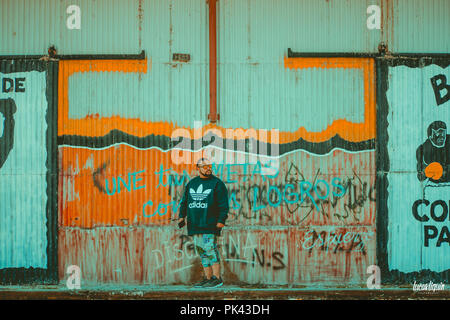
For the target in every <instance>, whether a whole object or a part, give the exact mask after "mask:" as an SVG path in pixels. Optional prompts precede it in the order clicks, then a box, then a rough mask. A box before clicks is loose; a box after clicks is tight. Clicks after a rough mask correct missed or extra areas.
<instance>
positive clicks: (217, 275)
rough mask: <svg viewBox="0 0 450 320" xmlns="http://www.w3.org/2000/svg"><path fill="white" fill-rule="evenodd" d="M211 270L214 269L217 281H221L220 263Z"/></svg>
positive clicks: (213, 272)
mask: <svg viewBox="0 0 450 320" xmlns="http://www.w3.org/2000/svg"><path fill="white" fill-rule="evenodd" d="M211 269H212V274H213V275H215V276H216V278H217V279H220V261H219V262H217V263H215V264H213V265H212V267H211ZM210 278H211V277H210Z"/></svg>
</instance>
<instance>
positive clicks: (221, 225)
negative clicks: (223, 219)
mask: <svg viewBox="0 0 450 320" xmlns="http://www.w3.org/2000/svg"><path fill="white" fill-rule="evenodd" d="M216 227H217V228H223V227H225V225H224V224H223V223H220V222H219V223H217V224H216Z"/></svg>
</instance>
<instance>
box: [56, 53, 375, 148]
mask: <svg viewBox="0 0 450 320" xmlns="http://www.w3.org/2000/svg"><path fill="white" fill-rule="evenodd" d="M284 66H285V68H286V69H305V68H325V69H326V68H328V69H331V68H346V69H362V70H363V77H364V122H363V123H354V122H350V121H348V120H345V119H338V120H335V121H333V123H332V124H331V125H329V126H328V127H327V128H326V129H325V130H323V131H320V132H312V131H307V130H306V128H304V127H300V128H298V129H297V130H296V131H294V132H288V131H284V132H283V131H281V132H279V143H289V142H293V141H296V140H298V139H300V138H303V139H304V140H307V141H310V142H324V141H327V140H329V139H331V138H332V137H333V136H335V135H336V134H338V135H339V136H340V137H341V138H343V139H344V140H347V141H349V142H361V141H366V140H370V139H374V138H375V137H376V100H375V71H374V70H375V68H374V60H373V59H370V58H285V59H284ZM108 71H120V72H141V73H146V71H147V60H145V61H139V60H110V61H90V60H84V61H73V60H72V61H71V60H66V61H60V72H59V116H58V134H59V135H79V136H90V137H101V136H104V135H106V134H108V133H109V132H110V131H111V130H113V129H117V130H121V131H123V132H125V133H127V134H130V135H133V136H137V137H145V136H147V135H150V134H154V135H165V136H168V137H171V136H172V134H173V131H174V130H176V129H181V128H182V129H185V130H186V131H185V133H184V134H183V133H181V134H179V135H182V136H186V137H192V138H199V136H196V135H195V132H194V131H195V129H194V128H189V127H177V126H174V125H173V124H172V123H169V122H165V121H159V122H146V121H142V120H140V119H126V118H122V117H120V116H113V117H104V118H94V117H93V116H87V117H85V118H83V119H69V117H68V115H69V112H68V110H69V109H68V108H69V101H68V78H69V77H70V76H71V75H72V74H73V73H75V72H108ZM208 129H215V130H219V131H220V132H221V134H222V136H223V137H226V130H227V129H234V130H235V129H239V128H224V127H221V126H217V125H216V124H206V125H205V126H203V127H202V132H203V134H204V133H205V132H206V131H207V130H208ZM240 129H242V130H244V131H245V130H247V129H248V128H240ZM179 135H178V136H179ZM200 137H201V135H200ZM269 139H270V137H269ZM261 140H262V141H265V140H264V139H261ZM269 142H270V140H269Z"/></svg>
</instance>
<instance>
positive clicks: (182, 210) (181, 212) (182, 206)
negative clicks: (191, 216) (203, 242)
mask: <svg viewBox="0 0 450 320" xmlns="http://www.w3.org/2000/svg"><path fill="white" fill-rule="evenodd" d="M188 186H189V183H188V184H186V186H185V187H184V190H183V198H182V199H181V203H180V210H179V211H178V219H184V218H186V215H187V197H188V193H187V191H188V190H189V187H188Z"/></svg>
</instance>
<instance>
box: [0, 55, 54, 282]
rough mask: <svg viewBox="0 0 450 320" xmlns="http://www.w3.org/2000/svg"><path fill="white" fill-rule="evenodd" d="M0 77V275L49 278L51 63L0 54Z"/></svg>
mask: <svg viewBox="0 0 450 320" xmlns="http://www.w3.org/2000/svg"><path fill="white" fill-rule="evenodd" d="M0 79H1V95H0V113H1V122H2V131H1V132H2V134H1V138H0V139H1V140H0V141H1V142H0V152H1V157H0V181H1V183H0V199H1V206H0V241H1V250H0V281H1V282H2V283H23V282H29V281H32V282H49V281H55V280H56V276H57V275H56V272H55V271H56V263H57V260H56V251H57V247H56V240H57V239H56V230H57V228H56V214H55V213H56V212H55V211H56V196H57V193H56V192H57V188H56V186H57V185H56V182H57V168H56V156H57V153H56V152H57V149H56V148H57V147H56V121H57V118H56V114H57V111H56V99H55V98H56V86H57V63H55V62H39V61H25V60H22V61H21V60H0Z"/></svg>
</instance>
